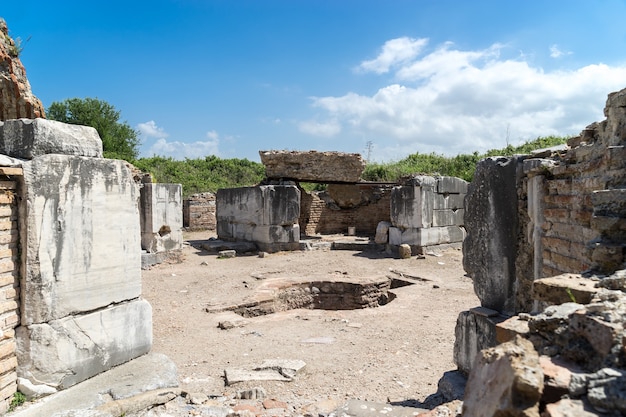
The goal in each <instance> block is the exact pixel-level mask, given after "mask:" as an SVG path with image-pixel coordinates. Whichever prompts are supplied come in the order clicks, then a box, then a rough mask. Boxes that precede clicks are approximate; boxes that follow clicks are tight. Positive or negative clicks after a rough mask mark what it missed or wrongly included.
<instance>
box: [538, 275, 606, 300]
mask: <svg viewBox="0 0 626 417" xmlns="http://www.w3.org/2000/svg"><path fill="white" fill-rule="evenodd" d="M594 286H595V282H594V281H592V280H590V279H588V278H583V277H582V276H581V275H579V274H561V275H557V276H554V277H548V278H541V279H538V280H535V281H534V282H533V299H535V300H538V301H544V302H546V303H550V304H563V303H578V304H589V303H590V302H591V299H592V298H593V296H594V295H595V294H596V293H597V292H598V290H597V289H596V288H594Z"/></svg>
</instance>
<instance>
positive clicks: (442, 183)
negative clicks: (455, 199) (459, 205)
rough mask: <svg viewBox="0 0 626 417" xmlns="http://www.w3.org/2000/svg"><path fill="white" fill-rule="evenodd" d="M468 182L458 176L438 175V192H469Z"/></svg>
mask: <svg viewBox="0 0 626 417" xmlns="http://www.w3.org/2000/svg"><path fill="white" fill-rule="evenodd" d="M468 184H469V183H468V182H467V181H465V180H463V179H461V178H456V177H437V193H439V194H467V186H468Z"/></svg>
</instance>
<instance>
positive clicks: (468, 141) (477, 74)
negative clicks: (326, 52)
mask: <svg viewBox="0 0 626 417" xmlns="http://www.w3.org/2000/svg"><path fill="white" fill-rule="evenodd" d="M400 39H401V41H398V42H393V41H388V42H387V43H386V44H385V45H386V46H387V45H389V44H393V45H396V46H398V45H399V46H402V45H404V48H406V51H404V52H403V51H401V50H399V49H394V52H393V54H391V53H390V54H388V57H387V58H385V59H384V60H383V59H380V60H379V61H378V64H375V63H374V61H376V60H374V61H366V62H368V63H370V64H368V67H369V68H371V69H372V70H373V71H375V72H379V73H380V72H384V71H382V69H384V68H387V69H390V68H391V67H392V64H391V63H395V64H398V63H399V65H396V67H395V68H394V71H395V72H394V76H395V77H396V80H397V81H398V82H397V83H395V84H391V85H386V86H382V87H380V88H379V89H378V91H377V92H376V93H375V94H373V95H371V96H370V95H362V94H357V93H353V92H350V93H347V94H345V95H343V96H329V97H316V98H313V106H314V107H317V108H318V109H322V110H323V111H324V112H325V113H326V116H327V120H326V121H325V120H323V119H319V118H318V119H316V121H315V122H306V123H303V124H301V125H300V129H301V131H303V132H306V133H310V134H317V135H324V136H333V135H337V134H339V133H342V135H344V136H348V135H350V134H352V135H353V136H354V137H368V138H380V139H372V140H373V141H374V142H378V143H377V151H376V155H373V157H374V159H380V158H383V159H385V160H389V159H399V158H402V157H405V156H406V155H407V154H409V153H415V152H420V153H428V152H437V153H443V154H446V155H455V154H458V153H466V152H473V151H485V150H487V149H490V148H499V147H503V146H506V141H507V139H508V140H509V143H513V144H517V143H521V142H523V141H525V140H531V139H534V138H536V137H538V136H547V135H553V134H554V135H568V134H576V133H579V132H580V130H582V128H584V126H586V125H588V124H589V123H591V122H594V121H597V120H601V119H602V118H603V114H602V109H603V106H604V103H605V101H606V97H607V94H608V93H610V92H612V91H616V90H619V89H621V88H624V87H626V85H625V84H626V83H625V82H624V80H626V66H613V67H611V66H608V65H603V64H597V65H587V66H584V67H581V68H574V69H570V70H559V71H544V70H543V69H542V68H541V67H537V66H533V65H532V64H531V63H529V62H527V61H525V60H524V59H522V58H519V57H518V58H516V59H505V58H501V56H500V55H501V52H503V50H505V46H503V45H500V44H494V45H493V46H491V47H490V48H487V49H484V50H474V51H464V50H460V49H456V48H454V47H453V45H452V44H450V43H446V44H444V45H442V46H440V47H437V48H434V50H432V51H430V52H428V53H426V54H423V55H417V54H415V45H414V43H410V42H406V41H405V40H404V39H406V38H400ZM420 48H421V46H420ZM388 49H391V48H388ZM383 50H385V47H383ZM383 55H384V52H383V53H381V56H383ZM385 56H387V55H385ZM393 57H404V58H403V59H402V60H399V59H395V58H393ZM379 58H380V57H379ZM377 60H378V58H377ZM362 66H363V64H362ZM342 127H343V129H342ZM507 132H508V135H509V136H508V138H507ZM383 141H384V142H383ZM398 152H403V153H402V154H401V155H398Z"/></svg>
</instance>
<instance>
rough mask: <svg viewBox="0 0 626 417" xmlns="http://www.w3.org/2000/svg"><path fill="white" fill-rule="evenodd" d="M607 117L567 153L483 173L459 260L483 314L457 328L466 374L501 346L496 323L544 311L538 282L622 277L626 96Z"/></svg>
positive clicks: (609, 106)
mask: <svg viewBox="0 0 626 417" xmlns="http://www.w3.org/2000/svg"><path fill="white" fill-rule="evenodd" d="M604 113H605V116H606V117H607V118H606V120H604V121H602V122H599V123H593V124H592V125H590V126H588V127H587V128H586V129H585V130H583V132H582V133H581V134H580V136H577V137H575V138H572V139H570V140H569V141H568V146H565V147H561V148H555V149H548V150H544V151H542V152H537V153H535V154H532V155H517V156H513V157H494V158H487V159H484V160H482V161H481V162H480V163H479V164H478V166H477V168H476V173H475V175H474V180H473V181H472V183H471V185H470V189H469V191H468V196H467V198H466V201H465V210H466V212H465V213H466V215H465V226H466V229H467V233H468V236H467V238H466V240H465V243H464V246H463V255H464V267H465V270H466V271H467V272H468V274H469V275H470V276H471V277H472V280H473V281H474V290H475V292H476V294H477V296H478V298H479V299H480V301H481V306H480V307H479V308H478V309H472V310H470V311H469V312H464V313H462V314H461V315H460V316H459V320H458V321H457V330H456V339H457V341H456V343H455V362H456V363H457V366H458V367H459V369H460V370H462V371H463V372H468V371H469V370H470V369H471V368H472V366H473V363H474V359H475V355H473V354H472V352H474V353H475V352H477V351H479V350H480V349H483V348H488V347H491V346H493V345H494V344H495V339H494V338H493V337H492V335H493V334H495V333H494V332H495V330H494V329H495V325H496V323H498V322H501V321H502V320H504V319H505V318H506V317H510V316H512V315H515V314H518V313H529V312H532V313H534V312H537V311H541V310H542V309H543V308H544V307H545V301H544V300H538V299H537V298H536V297H534V296H533V292H534V291H536V288H535V287H536V285H535V284H536V282H537V280H539V279H542V278H545V277H552V276H555V275H560V274H563V273H576V274H580V273H585V274H590V275H591V274H595V275H596V276H599V277H604V276H607V275H611V274H613V273H616V271H618V272H619V271H621V272H623V270H624V269H626V89H624V90H622V91H619V92H616V93H612V94H610V95H609V97H608V100H607V103H606V107H605V110H604ZM571 298H572V296H571V295H570V296H567V297H566V301H570V300H571ZM574 298H575V299H577V300H579V299H580V298H579V297H578V296H574ZM479 322H480V323H484V325H477V324H476V323H479ZM467 352H470V354H468V353H467Z"/></svg>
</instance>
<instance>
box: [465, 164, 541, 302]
mask: <svg viewBox="0 0 626 417" xmlns="http://www.w3.org/2000/svg"><path fill="white" fill-rule="evenodd" d="M522 160H523V157H506V158H505V157H492V158H486V159H483V160H481V161H480V162H479V163H478V165H477V166H476V172H475V173H474V180H473V181H472V183H471V184H470V187H469V191H468V194H467V197H466V199H465V203H466V204H465V229H466V230H467V239H465V243H464V244H463V266H464V268H465V271H467V273H468V274H469V275H470V276H471V277H472V279H473V281H474V291H475V292H476V295H477V296H478V298H479V299H480V301H481V305H482V306H484V307H488V308H491V309H493V310H497V311H501V312H504V313H509V314H515V313H517V311H515V310H516V307H515V289H516V287H517V285H516V276H515V259H516V256H517V241H518V240H517V237H518V224H519V219H518V198H517V190H518V188H517V187H518V183H517V173H518V168H519V170H520V171H521V165H522V164H521V161H522ZM530 267H531V266H529V268H530Z"/></svg>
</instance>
